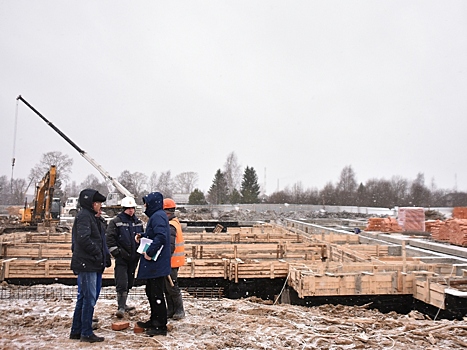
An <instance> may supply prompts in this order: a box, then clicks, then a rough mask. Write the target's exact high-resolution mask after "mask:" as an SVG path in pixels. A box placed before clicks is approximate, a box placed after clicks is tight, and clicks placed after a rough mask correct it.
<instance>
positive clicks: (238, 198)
mask: <svg viewBox="0 0 467 350" xmlns="http://www.w3.org/2000/svg"><path fill="white" fill-rule="evenodd" d="M229 201H230V204H238V203H241V202H242V195H241V194H240V192H238V190H237V189H236V188H234V189H233V190H232V191H231V192H230V199H229Z"/></svg>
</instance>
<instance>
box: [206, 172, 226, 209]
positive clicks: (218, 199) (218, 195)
mask: <svg viewBox="0 0 467 350" xmlns="http://www.w3.org/2000/svg"><path fill="white" fill-rule="evenodd" d="M228 199H229V189H228V187H227V181H226V180H225V175H224V173H223V172H222V171H221V170H220V169H218V170H217V172H216V175H214V180H212V185H211V187H210V188H209V191H208V201H209V203H211V204H226V203H227V202H228Z"/></svg>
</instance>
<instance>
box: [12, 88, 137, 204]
mask: <svg viewBox="0 0 467 350" xmlns="http://www.w3.org/2000/svg"><path fill="white" fill-rule="evenodd" d="M16 99H17V100H20V101H22V102H23V103H24V104H25V105H26V106H28V107H29V108H30V109H31V110H32V111H33V112H34V113H36V114H37V115H38V116H39V117H40V118H41V119H42V120H43V121H44V122H45V123H46V124H47V125H48V126H50V127H51V128H52V129H53V130H54V131H55V132H56V133H57V134H59V135H60V136H61V137H62V138H64V139H65V141H66V142H68V143H69V144H70V145H71V146H72V147H73V148H74V149H75V150H77V151H78V153H79V154H80V155H81V156H82V157H83V158H84V159H86V160H87V161H88V162H89V163H90V164H91V165H92V166H93V167H94V168H96V169H97V171H99V172H100V173H101V175H102V176H103V177H104V178H105V179H106V180H108V181H110V182H111V183H112V185H114V187H115V188H116V189H117V190H118V191H119V192H120V193H121V194H123V195H124V196H127V197H133V195H132V194H131V192H130V191H128V190H127V189H126V188H125V186H123V185H122V184H121V183H120V182H118V181H117V179H115V178H113V177H112V176H110V174H109V173H108V172H107V171H106V170H105V169H104V168H103V167H102V166H101V165H100V164H99V163H97V162H96V161H95V160H94V159H93V158H92V157H91V156H89V154H87V153H86V152H85V151H84V150H82V149H81V148H80V147H79V146H78V145H77V144H76V143H74V142H73V141H72V140H71V139H70V138H69V137H68V136H66V135H65V134H64V133H63V132H62V131H61V130H60V129H59V128H57V127H56V126H55V125H54V124H53V123H51V122H50V121H49V120H47V118H46V117H44V116H43V115H42V114H41V113H39V111H38V110H37V109H35V108H34V107H33V106H31V105H30V104H29V102H27V101H26V100H25V99H24V98H23V97H22V96H21V95H19V96H18V97H17V98H16Z"/></svg>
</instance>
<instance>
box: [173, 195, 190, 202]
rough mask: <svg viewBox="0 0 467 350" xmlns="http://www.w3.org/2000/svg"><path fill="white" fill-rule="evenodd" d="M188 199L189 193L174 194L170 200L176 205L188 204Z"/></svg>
mask: <svg viewBox="0 0 467 350" xmlns="http://www.w3.org/2000/svg"><path fill="white" fill-rule="evenodd" d="M189 198H190V194H189V193H174V194H173V195H172V199H173V200H174V201H175V203H177V205H180V204H188V201H189Z"/></svg>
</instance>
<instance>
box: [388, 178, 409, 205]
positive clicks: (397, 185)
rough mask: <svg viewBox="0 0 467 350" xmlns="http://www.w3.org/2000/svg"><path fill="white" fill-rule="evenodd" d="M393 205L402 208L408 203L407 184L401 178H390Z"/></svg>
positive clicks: (405, 180)
mask: <svg viewBox="0 0 467 350" xmlns="http://www.w3.org/2000/svg"><path fill="white" fill-rule="evenodd" d="M391 187H392V193H393V196H394V199H393V201H394V205H398V206H404V205H408V203H409V197H410V196H409V182H408V181H407V179H404V178H402V177H401V176H393V177H392V178H391Z"/></svg>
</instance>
